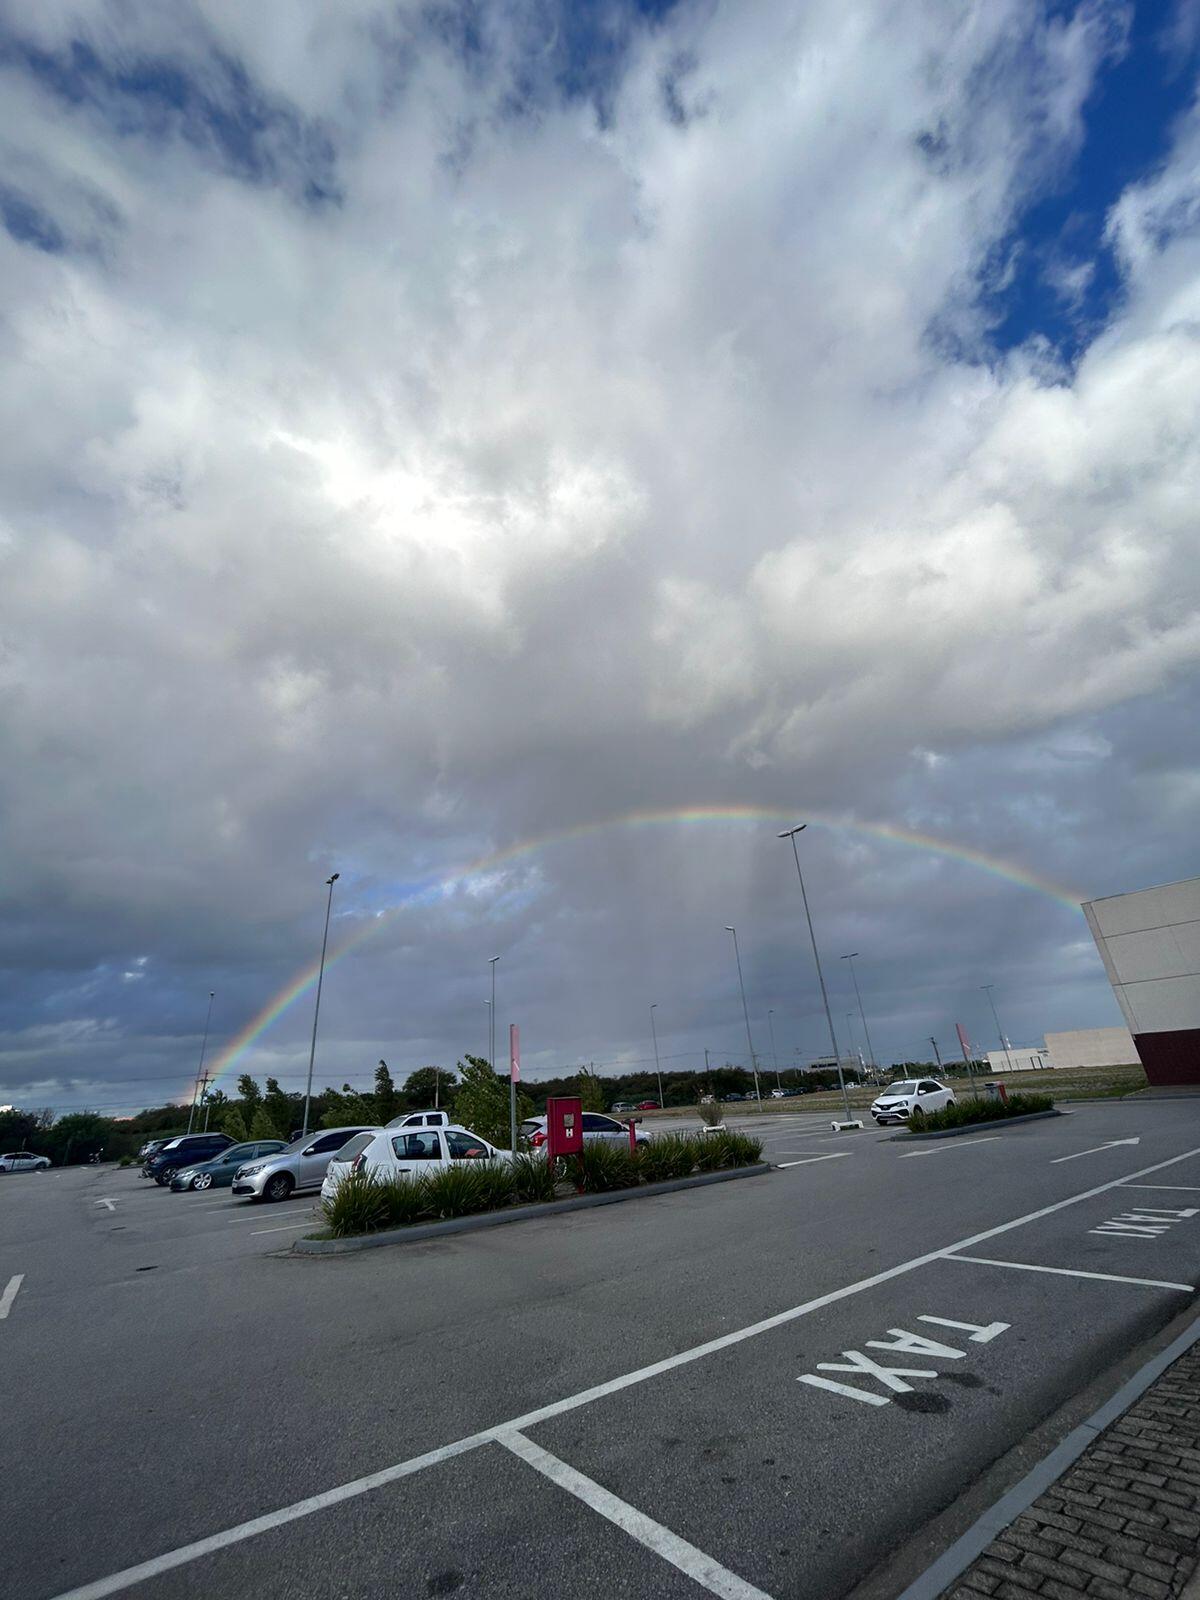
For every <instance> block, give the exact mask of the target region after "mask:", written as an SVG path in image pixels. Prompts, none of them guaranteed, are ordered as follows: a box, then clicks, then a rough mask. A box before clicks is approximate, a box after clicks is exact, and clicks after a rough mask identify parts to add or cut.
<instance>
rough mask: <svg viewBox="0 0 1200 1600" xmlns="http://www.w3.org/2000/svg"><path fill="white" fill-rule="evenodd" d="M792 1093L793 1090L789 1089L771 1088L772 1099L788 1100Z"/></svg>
mask: <svg viewBox="0 0 1200 1600" xmlns="http://www.w3.org/2000/svg"><path fill="white" fill-rule="evenodd" d="M790 1093H791V1091H790V1090H789V1089H772V1090H771V1099H772V1100H786V1099H787V1097H788V1095H789V1094H790Z"/></svg>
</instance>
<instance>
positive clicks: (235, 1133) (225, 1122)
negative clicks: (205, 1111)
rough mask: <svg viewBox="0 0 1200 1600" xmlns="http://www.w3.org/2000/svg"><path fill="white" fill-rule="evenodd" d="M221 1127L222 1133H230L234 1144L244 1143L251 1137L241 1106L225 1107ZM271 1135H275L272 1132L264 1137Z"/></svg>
mask: <svg viewBox="0 0 1200 1600" xmlns="http://www.w3.org/2000/svg"><path fill="white" fill-rule="evenodd" d="M220 1128H221V1132H222V1133H227V1134H228V1135H229V1137H230V1138H231V1139H232V1140H233V1142H234V1144H242V1143H244V1141H245V1140H246V1139H248V1138H249V1137H250V1135H249V1133H248V1131H247V1129H246V1119H245V1117H244V1116H243V1115H242V1108H241V1106H226V1107H225V1111H224V1114H223V1115H222V1117H221V1121H220ZM271 1137H273V1136H272V1135H271V1134H265V1135H264V1138H268V1139H269V1138H271Z"/></svg>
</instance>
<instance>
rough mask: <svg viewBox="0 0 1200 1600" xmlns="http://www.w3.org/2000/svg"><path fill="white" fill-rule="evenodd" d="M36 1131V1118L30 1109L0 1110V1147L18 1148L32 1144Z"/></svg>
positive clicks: (7, 1148)
mask: <svg viewBox="0 0 1200 1600" xmlns="http://www.w3.org/2000/svg"><path fill="white" fill-rule="evenodd" d="M37 1131H38V1125H37V1118H36V1117H35V1116H34V1114H33V1112H32V1111H18V1110H17V1109H16V1107H15V1106H14V1108H13V1109H12V1110H11V1111H0V1148H2V1149H4V1150H20V1149H22V1148H23V1147H24V1146H25V1145H27V1144H32V1142H33V1136H34V1134H35V1133H37Z"/></svg>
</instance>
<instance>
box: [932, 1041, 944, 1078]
mask: <svg viewBox="0 0 1200 1600" xmlns="http://www.w3.org/2000/svg"><path fill="white" fill-rule="evenodd" d="M929 1042H930V1044H931V1045H932V1046H933V1059H934V1060H935V1061H936V1062H937V1064H938V1077H939V1078H940V1077H941V1075H942V1052H941V1051H940V1050H939V1049H938V1047H937V1040H936V1039H935V1038H934V1037H933V1035H932V1034H930V1035H929Z"/></svg>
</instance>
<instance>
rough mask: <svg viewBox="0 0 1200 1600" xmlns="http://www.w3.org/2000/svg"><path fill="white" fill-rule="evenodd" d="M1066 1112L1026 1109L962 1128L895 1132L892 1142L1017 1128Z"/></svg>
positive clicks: (942, 1137) (953, 1137)
mask: <svg viewBox="0 0 1200 1600" xmlns="http://www.w3.org/2000/svg"><path fill="white" fill-rule="evenodd" d="M1063 1115H1064V1113H1063V1112H1061V1111H1058V1110H1051V1111H1026V1112H1024V1113H1023V1114H1022V1115H1021V1116H1019V1117H989V1119H988V1120H987V1121H986V1122H967V1123H964V1124H963V1126H962V1127H961V1128H938V1129H936V1130H935V1131H934V1132H933V1133H912V1132H908V1131H906V1132H904V1133H894V1134H893V1135H892V1143H893V1144H895V1142H896V1140H897V1139H899V1140H900V1141H901V1142H902V1143H904V1144H913V1143H914V1142H915V1141H916V1140H917V1139H956V1138H957V1137H958V1135H959V1134H960V1133H984V1132H985V1131H986V1130H987V1129H988V1128H995V1129H997V1130H999V1129H1001V1128H1015V1127H1016V1125H1017V1123H1019V1122H1041V1120H1042V1119H1043V1117H1061V1116H1063Z"/></svg>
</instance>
